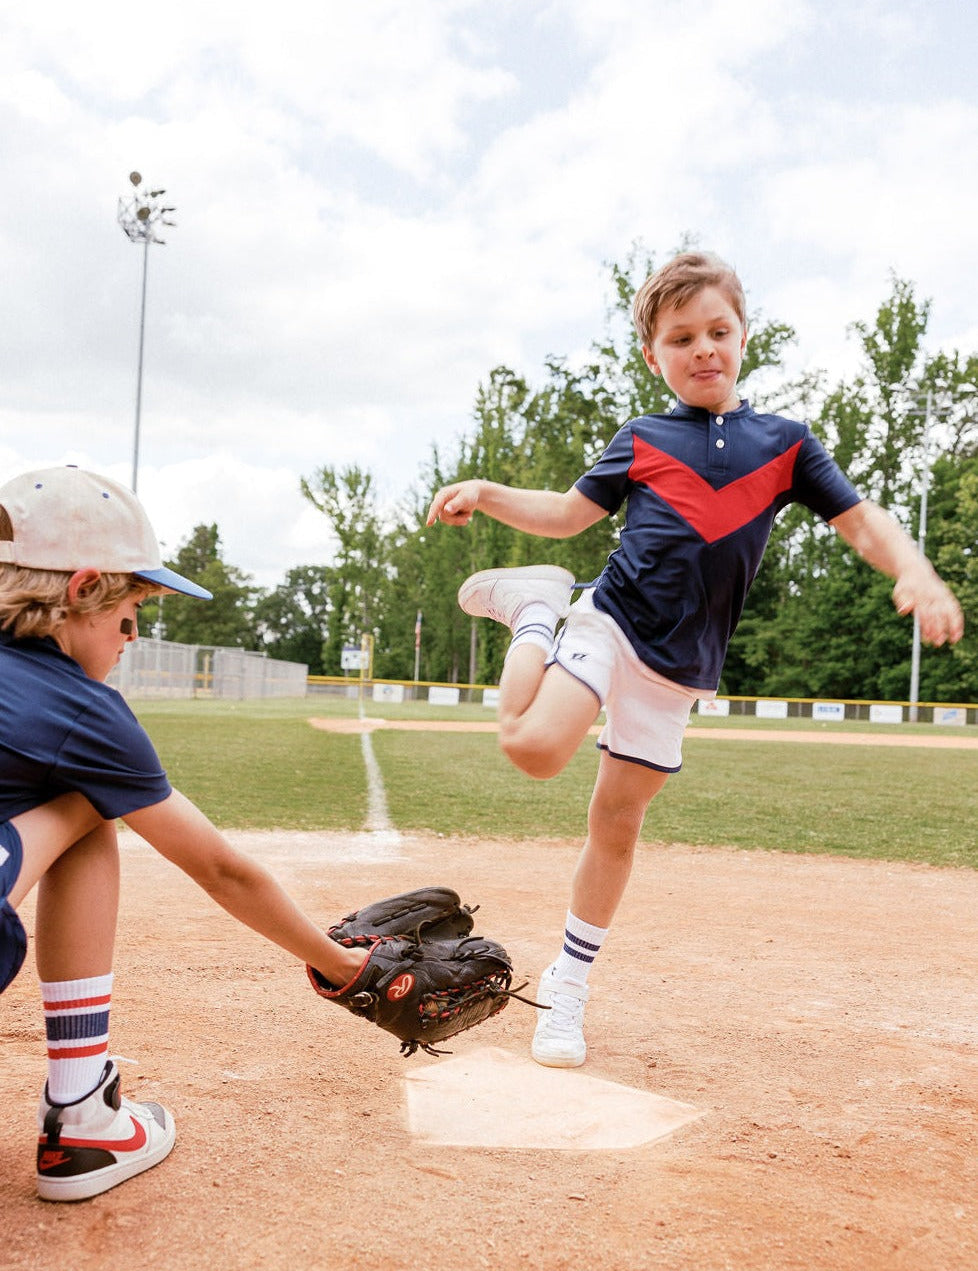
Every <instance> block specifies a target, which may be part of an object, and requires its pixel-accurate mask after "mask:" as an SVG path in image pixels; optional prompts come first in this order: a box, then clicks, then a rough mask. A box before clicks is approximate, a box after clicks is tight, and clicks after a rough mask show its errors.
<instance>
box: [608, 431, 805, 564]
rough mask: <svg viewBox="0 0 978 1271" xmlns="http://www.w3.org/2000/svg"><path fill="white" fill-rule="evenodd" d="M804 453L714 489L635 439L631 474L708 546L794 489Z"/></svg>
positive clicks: (791, 453)
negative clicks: (794, 477) (780, 495)
mask: <svg viewBox="0 0 978 1271" xmlns="http://www.w3.org/2000/svg"><path fill="white" fill-rule="evenodd" d="M800 449H801V442H800V441H799V442H796V444H795V445H793V446H792V447H791V448H790V449H789V450H786V451H785V452H784V454H781V455H778V456H777V458H775V459H772V460H771V461H770V463H766V464H764V465H763V466H762V467H760V468H756V469H755V470H754V471H753V472H748V473H747V475H746V476H743V477H738V478H737V480H736V481H731V482H730V483H729V484H728V485H725V486H722V487H721V488H720V489H719V490H714V488H713V487H712V486H711V485H710V484H709V483H708V482H707V481H704V480H703V478H702V477H701V476H699V475H698V474H697V473H695V472H694V471H693V469H692V468H689V467H687V466H686V464H684V463H680V461H679V460H678V459H674V458H673V457H672V455H668V454H666V452H665V451H664V450H658V449H657V448H656V447H655V446H650V445H649V444H648V442H645V441H642V440H641V439H640V438H638V437H636V438H635V448H634V458H633V459H632V463H631V467H630V468H629V470H628V475H629V476H630V477H631V478H632V480H633V481H638V482H640V483H641V484H642V485H645V486H648V488H649V489H650V490H652V491H653V493H655V494H657V495H658V496H659V498H661V499H663V500H664V501H665V502H666V503H668V505H669V506H670V507H671V508H672V509H673V510H674V511H675V512H678V513H679V515H680V516H681V517H682V518H683V520H684V521H687V522H688V523H689V524H690V525H691V526H692V527H693V529H694V530H696V532H697V534H699V535H700V536H701V537H702V538H704V539H705V540H706V541H707V542H708V543H715V542H716V541H717V539H721V538H724V537H725V536H726V535H727V534H732V533H733V532H734V530H739V529H741V528H742V527H743V526H744V525H747V524H748V523H749V522H750V521H753V519H754V518H755V516H760V514H761V513H762V512H764V511H766V510H767V509H768V508H769V507H770V506H771V504H772V503H773V502H774V500H775V499H776V498H777V497H778V495H779V494H784V492H785V491H786V490H790V489H791V481H792V474H793V473H794V468H795V460H796V458H797V457H798V451H799V450H800Z"/></svg>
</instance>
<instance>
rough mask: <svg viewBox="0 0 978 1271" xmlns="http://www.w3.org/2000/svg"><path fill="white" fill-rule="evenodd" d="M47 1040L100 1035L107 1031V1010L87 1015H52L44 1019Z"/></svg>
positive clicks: (74, 1038) (70, 1039)
mask: <svg viewBox="0 0 978 1271" xmlns="http://www.w3.org/2000/svg"><path fill="white" fill-rule="evenodd" d="M44 1031H45V1033H46V1034H47V1039H48V1041H49V1042H61V1041H74V1040H76V1039H77V1038H80V1037H101V1036H102V1034H103V1033H107V1032H108V1031H109V1012H108V1011H96V1012H93V1013H92V1014H87V1015H54V1016H48V1018H47V1019H46V1020H45V1021H44Z"/></svg>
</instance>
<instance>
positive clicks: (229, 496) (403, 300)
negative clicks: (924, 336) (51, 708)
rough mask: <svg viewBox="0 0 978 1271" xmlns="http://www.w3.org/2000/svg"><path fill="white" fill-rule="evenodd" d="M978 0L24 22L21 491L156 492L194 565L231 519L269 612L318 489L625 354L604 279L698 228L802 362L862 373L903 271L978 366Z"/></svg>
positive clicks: (308, 5)
mask: <svg viewBox="0 0 978 1271" xmlns="http://www.w3.org/2000/svg"><path fill="white" fill-rule="evenodd" d="M975 14H976V7H975V6H973V5H966V4H964V3H962V0H929V2H928V3H922V2H920V3H918V0H903V2H902V3H900V2H899V0H811V2H809V0H752V2H751V3H750V4H744V3H726V2H724V0H714V2H712V3H711V2H710V0H704V3H701V4H699V5H696V6H689V5H686V4H685V3H665V2H663V0H553V2H552V3H547V2H545V0H481V3H471V2H470V0H358V2H357V3H350V2H349V0H347V2H345V3H343V4H340V3H335V2H334V0H277V2H276V3H274V4H268V3H263V4H260V5H259V4H254V3H250V2H249V0H237V2H236V3H232V2H231V0H221V2H218V0H193V3H185V2H184V0H175V2H174V0H171V2H170V3H168V4H166V5H158V6H152V7H143V8H142V9H136V8H134V7H133V6H121V5H118V4H115V3H112V4H109V3H105V2H104V0H89V2H88V3H86V4H79V3H77V0H71V2H70V3H67V2H65V0H45V3H44V4H43V5H39V6H36V7H35V6H29V5H23V4H16V5H15V4H14V3H13V2H12V0H2V3H0V154H2V160H0V163H2V169H0V170H2V172H3V176H4V179H3V197H2V199H0V256H2V261H3V291H4V297H3V340H2V343H0V481H2V480H6V479H8V478H9V477H10V476H13V475H14V474H16V473H18V472H21V471H24V470H26V469H28V468H32V467H38V466H45V465H48V464H57V463H63V462H74V463H79V464H82V465H83V466H88V467H92V468H95V469H97V470H99V471H102V472H106V473H108V474H109V475H112V476H115V477H116V478H117V479H120V480H123V481H126V482H128V481H129V480H130V478H131V468H132V450H133V433H134V416H135V396H136V361H137V351H138V331H139V297H140V283H141V277H142V265H143V249H142V248H141V247H139V246H136V245H134V244H132V243H130V242H129V240H128V239H127V238H126V237H125V235H124V234H123V232H122V230H121V229H120V227H119V225H118V223H117V219H116V214H117V204H118V199H119V196H120V195H126V194H129V193H131V190H132V187H131V186H130V184H129V179H128V178H129V173H130V172H131V171H132V170H134V169H136V170H138V171H140V172H141V173H142V174H143V175H144V177H145V179H146V184H147V185H148V186H151V187H165V188H166V191H167V196H168V199H169V201H170V202H172V203H173V204H174V205H175V206H176V208H177V211H176V213H175V218H174V219H175V220H176V221H177V226H176V228H174V229H172V230H169V231H164V233H165V237H166V240H167V241H166V245H165V246H153V247H151V248H150V250H149V257H148V296H147V311H146V341H145V364H144V377H143V398H142V427H141V448H140V449H141V462H140V468H139V481H138V488H139V494H140V496H141V498H142V499H143V502H144V503H145V504H146V506H147V509H148V510H149V513H150V516H151V518H152V520H153V522H154V525H155V526H156V528H157V531H158V533H159V536H160V538H161V539H162V540H163V542H164V543H165V545H166V548H167V550H168V551H169V552H171V553H172V552H173V551H175V550H176V547H177V546H178V545H179V543H180V542H181V541H182V540H183V539H185V538H186V537H187V535H188V534H189V533H190V531H191V530H192V528H193V526H195V525H197V524H199V523H201V522H206V523H210V522H214V521H216V522H217V524H218V526H219V529H220V532H221V537H222V541H223V544H224V554H225V558H226V559H227V560H228V561H229V562H230V563H231V564H233V565H235V566H237V567H238V568H240V569H243V570H244V571H245V572H247V573H249V574H251V575H252V577H253V578H254V579H255V581H256V582H258V583H260V584H261V585H264V586H273V585H274V584H276V583H277V582H280V581H281V580H282V579H283V578H284V575H285V573H286V571H287V570H288V569H289V568H291V567H293V566H295V565H300V564H310V563H323V562H325V561H326V560H328V558H329V553H330V544H329V537H328V534H327V532H326V525H325V521H324V520H323V518H322V517H321V516H320V515H319V514H318V513H317V512H315V510H314V509H312V508H311V507H309V506H308V505H307V504H305V503H304V501H303V500H302V497H301V495H300V494H299V491H298V484H299V479H300V477H301V476H303V475H310V474H312V473H313V472H314V471H315V470H316V469H317V468H318V467H320V466H322V465H324V464H325V465H330V466H337V467H338V466H342V465H346V464H357V465H359V466H360V467H362V468H366V469H368V470H370V471H371V472H372V473H373V474H374V477H375V479H376V482H377V486H378V489H379V491H380V493H381V495H382V496H383V497H384V498H385V499H391V500H394V499H397V498H398V497H399V496H400V495H402V494H403V493H404V492H405V491H406V489H407V488H408V487H409V486H410V485H411V484H413V483H414V482H416V481H417V480H418V478H419V476H420V473H421V470H422V468H423V467H424V465H425V464H426V463H427V462H428V461H429V460H430V457H431V452H432V446H433V445H434V444H437V445H438V446H439V447H441V448H442V450H443V452H445V453H451V452H452V449H453V447H454V445H455V443H456V441H457V439H458V438H459V437H460V436H462V435H465V434H467V433H468V432H469V431H470V427H471V410H472V403H473V400H474V396H475V393H476V390H477V388H478V385H479V383H480V381H481V380H482V379H484V377H485V376H486V374H487V372H488V371H489V370H490V369H491V368H492V367H493V366H496V365H498V364H501V363H502V364H506V365H509V366H511V367H513V368H514V369H516V370H517V371H519V372H520V373H522V374H524V375H525V376H527V378H529V379H530V380H531V382H537V381H539V380H540V378H542V367H543V361H544V359H545V358H546V356H547V355H549V354H558V355H567V356H568V357H570V358H571V359H573V358H574V357H575V356H580V355H581V354H582V353H583V352H584V351H586V350H587V348H588V346H589V344H590V343H591V342H592V341H593V340H595V339H596V338H598V337H599V336H600V334H601V332H602V329H603V323H604V314H605V311H606V307H607V304H608V301H609V286H608V282H609V271H608V262H610V261H624V259H625V258H626V256H627V254H628V251H629V249H630V247H631V245H632V244H633V243H634V242H635V241H641V242H642V243H643V244H644V246H645V247H646V248H647V249H648V250H649V251H651V252H653V253H655V255H656V256H657V257H658V258H660V259H662V258H664V257H665V256H667V255H668V253H669V252H670V251H671V250H672V249H673V248H674V247H675V246H677V244H679V243H680V241H681V240H682V239H683V237H684V236H685V235H693V236H695V238H696V239H697V240H698V242H699V243H700V245H701V246H703V247H708V248H711V249H714V250H716V251H718V252H720V253H721V254H722V255H724V256H725V257H726V258H727V259H729V260H730V261H731V262H732V263H733V264H734V265H735V266H736V267H737V268H738V270H739V271H740V273H741V276H742V278H743V280H744V282H745V285H746V288H747V291H748V300H749V306H750V308H751V310H752V311H756V310H759V311H761V312H762V314H763V316H764V317H765V318H766V319H771V320H773V319H777V320H780V321H785V322H788V323H790V324H791V325H793V326H794V327H795V328H796V330H797V332H798V337H799V338H798V343H797V346H796V347H795V348H794V349H793V351H792V354H791V361H792V369H801V368H802V367H823V368H826V369H827V370H828V371H829V372H830V374H831V375H832V376H833V378H837V377H839V376H842V375H845V374H849V373H851V371H852V369H853V367H854V365H855V360H856V350H855V348H854V346H853V342H852V340H851V339H850V338H848V337H847V332H846V328H847V325H848V324H849V323H851V322H852V321H854V320H857V319H867V320H872V318H873V316H874V314H875V311H876V307H877V306H878V304H879V302H880V301H881V300H882V299H883V298H884V297H885V296H886V295H887V294H888V291H889V287H890V277H891V274H893V273H895V274H897V275H898V276H899V277H901V278H906V279H909V280H911V281H912V282H913V283H914V285H915V287H916V289H917V294H918V296H919V297H920V298H929V299H931V301H932V302H933V309H932V317H931V325H930V330H929V332H928V343H929V345H930V346H931V347H933V348H937V347H945V348H954V347H956V348H959V349H962V350H964V351H966V352H973V351H974V350H975V349H976V348H978V312H976V302H975V300H974V298H973V292H974V289H975V281H976V280H975V265H976V261H978V230H976V223H978V217H976V209H978V90H976V87H975V84H976V74H975V56H976V50H978V19H976V16H975Z"/></svg>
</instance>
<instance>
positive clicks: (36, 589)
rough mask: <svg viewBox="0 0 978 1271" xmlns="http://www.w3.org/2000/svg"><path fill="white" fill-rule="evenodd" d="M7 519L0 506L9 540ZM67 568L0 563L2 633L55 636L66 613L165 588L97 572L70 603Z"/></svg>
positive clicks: (0, 522) (0, 530)
mask: <svg viewBox="0 0 978 1271" xmlns="http://www.w3.org/2000/svg"><path fill="white" fill-rule="evenodd" d="M12 538H13V528H12V526H11V524H10V517H9V516H8V515H7V513H6V512H5V511H4V509H3V508H2V507H0V540H5V541H8V542H9V541H10V540H11V539H12ZM71 577H72V571H71V570H65V571H62V570H55V569H28V568H26V567H25V566H23V565H7V564H0V631H9V632H10V633H11V635H12V636H13V637H14V639H15V640H23V639H26V638H27V637H28V636H34V637H35V638H36V639H40V638H42V637H43V636H49V635H53V634H54V633H55V632H56V631H57V630H58V629H59V627H61V625H62V624H63V623H64V621H65V619H66V618H67V616H68V614H69V613H101V612H102V611H103V610H105V609H114V608H115V606H116V605H118V604H121V603H122V601H123V600H125V599H126V597H127V596H130V595H132V594H133V593H134V592H136V593H139V594H140V595H141V596H143V597H146V596H155V595H159V594H160V592H161V591H163V590H164V589H163V588H162V587H157V586H154V584H153V583H147V582H143V581H142V580H141V579H138V578H136V577H135V576H134V575H133V574H100V575H99V576H98V578H97V579H95V580H94V581H93V582H91V583H90V584H89V585H88V586H87V587H86V588H85V590H84V592H83V593H82V594H80V595H78V596H77V597H76V598H75V600H74V601H71V600H69V598H68V583H69V581H70V580H71Z"/></svg>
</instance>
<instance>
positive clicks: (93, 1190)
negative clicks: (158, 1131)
mask: <svg viewBox="0 0 978 1271" xmlns="http://www.w3.org/2000/svg"><path fill="white" fill-rule="evenodd" d="M168 1124H169V1129H170V1137H169V1139H167V1140H165V1141H164V1142H163V1143H160V1144H159V1145H158V1146H157V1147H155V1148H154V1149H153V1151H152V1152H140V1153H139V1155H138V1156H136V1157H134V1158H133V1160H131V1161H126V1160H122V1161H117V1162H116V1163H115V1164H114V1165H106V1166H104V1167H103V1168H102V1169H100V1170H92V1171H91V1172H90V1173H88V1174H77V1175H75V1176H74V1177H71V1178H42V1177H40V1176H38V1179H37V1194H38V1196H39V1197H40V1198H41V1200H53V1201H71V1200H89V1199H90V1198H91V1197H92V1196H101V1194H102V1193H103V1192H107V1191H110V1190H111V1189H112V1188H113V1187H118V1186H119V1184H120V1183H125V1182H126V1181H127V1180H128V1179H130V1178H135V1177H136V1175H137V1174H142V1173H144V1172H145V1171H146V1170H148V1169H152V1168H153V1166H154V1165H159V1164H160V1162H161V1161H165V1160H166V1158H167V1157H168V1156H169V1155H170V1153H171V1152H172V1151H173V1145H174V1143H175V1142H176V1130H175V1128H174V1126H173V1122H172V1119H169V1118H168Z"/></svg>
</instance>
